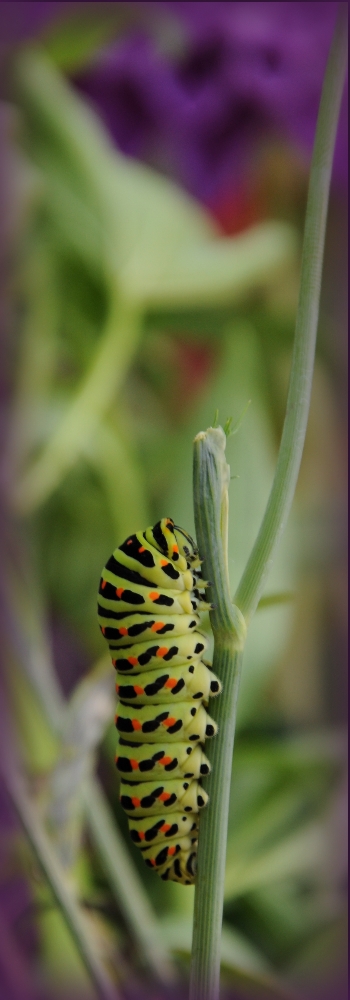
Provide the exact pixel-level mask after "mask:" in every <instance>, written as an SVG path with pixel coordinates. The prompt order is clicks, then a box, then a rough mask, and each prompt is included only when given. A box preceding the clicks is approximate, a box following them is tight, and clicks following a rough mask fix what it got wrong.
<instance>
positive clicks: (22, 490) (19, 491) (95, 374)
mask: <svg viewBox="0 0 350 1000" xmlns="http://www.w3.org/2000/svg"><path fill="white" fill-rule="evenodd" d="M112 295H114V301H112V303H111V307H110V313H109V317H108V320H107V323H106V329H105V332H104V334H103V336H102V338H101V343H100V345H99V347H98V349H97V351H96V355H95V358H94V360H93V363H92V366H91V368H90V369H89V371H88V372H87V374H86V375H85V376H84V378H83V379H82V383H81V385H80V386H79V388H78V390H77V392H76V394H75V396H74V398H73V401H72V402H71V403H70V405H69V406H68V408H67V412H66V413H65V415H64V417H63V418H62V421H61V423H60V424H59V426H58V427H57V429H56V430H55V431H54V433H53V434H52V437H51V438H50V439H49V441H48V443H47V444H46V446H45V447H44V448H43V450H42V452H41V454H40V455H39V457H38V458H36V459H35V460H34V461H33V462H32V464H31V465H30V466H29V468H28V469H27V470H26V471H25V472H24V474H23V477H22V479H20V481H19V483H17V484H16V485H15V486H14V488H13V502H14V505H15V508H16V509H17V511H18V512H19V513H20V514H29V513H31V512H32V511H33V510H34V509H35V508H36V507H37V506H38V505H39V504H41V503H43V502H44V501H45V500H47V499H48V497H49V496H50V495H51V493H52V492H53V490H55V489H56V488H57V486H59V484H60V482H61V480H62V479H63V477H64V476H65V475H66V474H67V473H68V472H69V470H70V469H71V468H72V466H73V465H74V464H75V462H76V461H77V459H78V458H79V456H80V454H81V452H82V451H84V448H85V447H86V445H88V442H89V440H90V438H91V436H92V435H93V433H94V431H95V428H96V426H97V425H98V423H99V421H100V419H101V418H102V417H103V416H104V415H105V413H106V411H107V410H108V408H109V407H110V405H111V402H112V400H113V398H114V396H115V395H116V393H117V391H118V389H119V388H120V385H121V383H122V381H123V378H124V376H125V372H126V370H127V368H128V365H129V364H130V360H131V358H132V357H133V354H134V352H135V350H136V345H137V342H138V337H139V333H140V314H139V312H138V310H137V309H135V307H134V305H131V304H130V303H129V302H126V301H125V300H124V301H122V300H121V298H120V296H119V297H118V295H117V293H116V290H115V289H114V290H112Z"/></svg>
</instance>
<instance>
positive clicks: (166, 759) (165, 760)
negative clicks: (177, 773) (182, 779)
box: [159, 757, 173, 767]
mask: <svg viewBox="0 0 350 1000" xmlns="http://www.w3.org/2000/svg"><path fill="white" fill-rule="evenodd" d="M172 759H173V758H172V757H162V759H161V760H160V761H159V764H161V765H162V767H165V765H166V764H171V761H172Z"/></svg>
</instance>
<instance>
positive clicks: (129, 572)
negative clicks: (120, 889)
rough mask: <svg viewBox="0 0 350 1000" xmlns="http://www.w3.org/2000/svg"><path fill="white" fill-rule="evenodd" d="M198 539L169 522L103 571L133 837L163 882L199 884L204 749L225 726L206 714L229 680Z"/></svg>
mask: <svg viewBox="0 0 350 1000" xmlns="http://www.w3.org/2000/svg"><path fill="white" fill-rule="evenodd" d="M207 586H208V582H207V581H205V580H203V579H202V574H201V560H200V558H199V554H198V549H197V547H196V545H195V542H194V541H193V539H192V538H191V537H190V535H188V534H187V532H185V531H184V530H183V529H182V528H179V527H178V526H177V525H175V524H174V522H173V521H172V520H171V519H170V518H163V519H162V520H161V521H158V522H157V524H156V525H154V527H153V528H147V529H146V531H143V532H141V531H140V532H136V534H134V535H131V536H130V537H129V538H127V539H126V540H125V542H123V544H122V545H121V546H120V547H119V548H118V549H116V550H115V551H114V552H113V555H112V556H111V557H110V559H109V560H108V562H107V564H106V566H105V568H104V570H103V571H102V575H101V580H100V586H99V594H98V619H99V624H100V628H101V631H102V633H103V635H104V636H105V638H106V640H107V642H108V645H109V648H110V652H111V657H112V662H113V665H114V666H115V668H116V671H117V683H116V690H117V695H118V699H119V700H118V706H117V714H116V727H117V730H118V736H119V742H118V746H117V754H116V766H117V769H118V771H119V773H120V776H121V783H120V802H121V805H122V807H123V808H124V809H125V812H126V813H127V815H128V821H129V829H130V835H131V838H132V840H133V842H134V843H135V844H137V846H138V847H139V849H140V850H141V852H142V854H143V857H144V860H145V862H146V864H147V865H148V866H149V867H151V868H154V870H155V871H157V872H158V874H159V875H160V877H161V878H162V879H164V880H167V879H171V880H173V881H177V882H181V883H182V884H184V885H190V884H192V883H193V882H194V879H195V871H196V854H197V837H198V812H199V810H200V809H202V808H203V807H204V806H205V805H206V804H207V802H208V795H207V793H206V792H205V790H204V789H203V788H202V786H201V785H200V779H201V777H203V776H205V775H207V774H209V772H210V765H209V762H208V760H207V758H206V756H205V753H204V751H203V749H202V744H203V743H204V741H205V740H206V739H207V738H208V737H210V736H214V735H215V733H216V731H217V726H216V723H215V722H214V721H213V719H211V718H210V715H209V714H208V713H207V711H206V708H205V707H204V705H205V706H207V704H208V700H209V698H210V697H212V696H215V695H216V694H219V693H220V691H221V684H220V681H219V680H218V678H217V677H215V674H214V673H213V672H212V670H211V669H210V668H209V666H208V665H207V664H205V663H204V662H203V660H202V655H203V654H204V653H205V650H206V649H207V646H208V642H207V639H206V638H205V636H203V635H202V634H201V633H200V631H198V626H199V624H200V620H199V617H198V612H200V611H203V610H208V609H210V607H211V605H209V604H208V603H207V602H206V601H205V600H203V598H202V594H201V591H203V590H205V588H206V587H207Z"/></svg>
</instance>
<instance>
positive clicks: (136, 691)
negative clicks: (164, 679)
mask: <svg viewBox="0 0 350 1000" xmlns="http://www.w3.org/2000/svg"><path fill="white" fill-rule="evenodd" d="M134 691H135V694H144V693H145V692H144V689H143V688H142V687H139V686H138V684H134Z"/></svg>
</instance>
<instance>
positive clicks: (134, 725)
mask: <svg viewBox="0 0 350 1000" xmlns="http://www.w3.org/2000/svg"><path fill="white" fill-rule="evenodd" d="M131 722H132V728H133V729H142V725H141V722H140V721H139V719H132V720H131Z"/></svg>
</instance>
